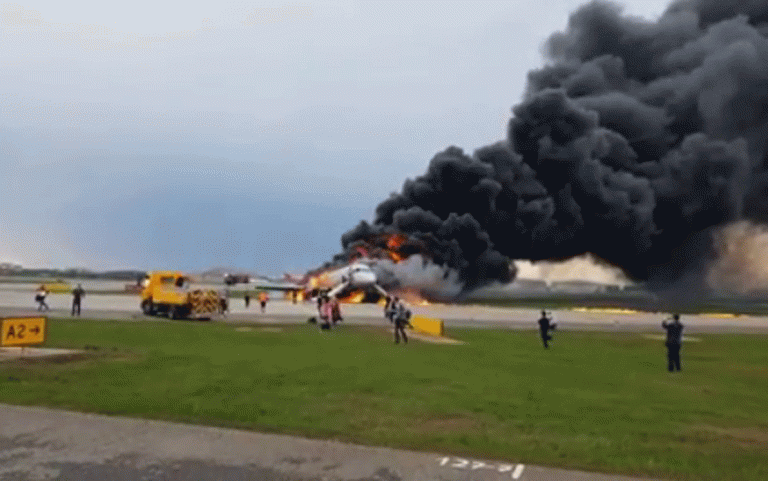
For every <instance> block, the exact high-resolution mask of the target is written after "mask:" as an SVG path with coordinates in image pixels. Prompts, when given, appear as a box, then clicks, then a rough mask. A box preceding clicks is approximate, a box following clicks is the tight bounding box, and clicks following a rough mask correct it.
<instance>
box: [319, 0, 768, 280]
mask: <svg viewBox="0 0 768 481" xmlns="http://www.w3.org/2000/svg"><path fill="white" fill-rule="evenodd" d="M767 25H768V3H766V2H744V1H737V0H720V1H711V0H675V1H673V2H672V3H671V4H670V6H669V7H668V8H667V10H666V11H665V12H664V14H663V15H661V17H660V18H658V19H656V20H644V19H640V18H637V17H632V16H626V15H624V14H623V13H622V11H621V8H620V7H619V6H617V5H615V4H613V3H607V2H599V1H598V2H591V3H588V4H587V5H585V6H583V7H581V8H579V9H578V10H577V11H576V12H575V13H573V14H572V15H571V17H570V20H569V22H568V26H567V28H566V29H565V30H564V31H562V32H557V33H555V34H553V35H552V36H551V37H550V38H549V40H548V41H547V43H546V48H545V50H546V55H547V57H548V61H547V63H546V64H545V66H543V67H542V68H540V69H538V70H535V71H533V72H531V73H529V75H528V88H527V91H526V93H525V95H524V98H523V99H522V102H521V103H520V104H519V105H517V106H516V107H514V108H513V109H512V113H513V116H512V118H511V120H510V122H509V128H508V135H507V137H506V138H505V139H503V140H501V141H500V142H498V143H497V144H494V145H490V146H487V147H483V148H480V149H478V150H477V151H475V152H474V153H472V154H469V153H465V152H464V151H463V150H462V149H460V148H458V147H449V148H448V149H446V150H445V151H443V152H440V153H438V154H436V155H435V156H434V158H433V159H432V160H431V161H430V163H429V166H428V167H427V171H426V172H425V173H424V174H423V175H421V176H418V177H416V178H415V179H408V180H406V181H405V183H404V185H403V187H402V190H401V191H400V192H399V193H394V194H392V195H391V196H390V197H389V198H388V199H386V200H384V201H383V202H381V203H380V204H379V205H378V207H377V208H376V211H375V217H374V219H373V221H372V222H365V221H363V222H361V223H360V224H359V225H357V226H356V227H354V228H353V229H351V230H350V231H348V232H346V233H345V234H344V235H343V236H342V238H341V244H342V247H343V252H342V253H341V254H339V255H337V256H336V257H335V258H334V259H333V261H332V262H331V263H329V265H328V266H327V267H328V268H333V267H334V266H337V265H345V264H347V263H349V262H351V261H352V259H353V258H355V257H356V256H358V255H359V253H360V252H361V251H362V252H366V253H367V254H368V255H369V256H370V257H373V258H375V259H378V260H380V261H383V263H385V264H387V263H389V264H390V265H391V266H392V267H393V268H394V271H397V270H398V269H400V268H401V267H403V266H404V263H406V262H408V260H409V259H414V258H418V259H419V262H415V263H414V262H411V263H410V264H409V265H411V266H412V265H421V266H422V268H423V271H424V272H431V274H430V275H431V276H432V277H434V279H436V280H437V281H438V282H440V276H441V275H442V276H443V277H442V279H443V280H444V281H445V282H447V283H448V284H451V285H454V284H458V285H459V290H458V291H456V292H457V295H458V294H459V293H461V292H467V291H471V290H473V289H475V288H478V287H481V286H484V285H487V284H490V283H493V282H501V283H506V282H509V281H511V280H512V279H513V278H514V277H515V266H514V260H515V259H527V260H531V261H540V260H565V259H569V258H572V257H575V256H579V255H583V254H585V253H591V254H592V255H593V256H594V257H595V258H596V259H599V260H600V262H605V263H606V264H608V265H612V266H616V267H619V268H620V269H621V270H622V271H623V272H624V273H625V274H626V276H627V277H628V278H629V279H632V280H636V281H641V282H644V283H645V284H646V285H647V286H649V287H652V288H655V289H657V290H660V291H663V290H665V289H669V288H671V287H674V286H680V287H682V288H684V289H685V290H687V291H691V290H701V289H704V288H706V286H705V285H703V283H704V282H706V279H707V272H708V270H710V268H711V266H712V265H713V263H715V262H716V261H717V259H718V256H719V255H720V254H719V250H718V248H717V247H718V246H717V239H718V233H719V232H721V231H722V230H723V229H726V228H727V227H728V226H729V225H733V224H734V223H737V222H742V221H743V222H748V223H751V224H756V225H768V140H766V139H768V116H766V114H765V112H766V111H768V89H767V88H766V86H767V85H768V30H767V29H766V26H767ZM396 277H397V273H396ZM395 280H396V281H398V282H399V283H400V285H401V286H402V285H404V284H406V283H405V282H403V279H402V278H399V279H395ZM429 282H432V280H430V281H429ZM416 285H418V283H417V284H416ZM384 287H386V283H384ZM406 287H407V285H406Z"/></svg>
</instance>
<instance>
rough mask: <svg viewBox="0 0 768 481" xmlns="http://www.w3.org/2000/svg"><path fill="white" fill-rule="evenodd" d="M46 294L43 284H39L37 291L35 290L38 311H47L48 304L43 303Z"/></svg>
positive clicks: (46, 290)
mask: <svg viewBox="0 0 768 481" xmlns="http://www.w3.org/2000/svg"><path fill="white" fill-rule="evenodd" d="M47 295H48V289H46V288H45V285H44V284H40V287H38V288H37V291H36V292H35V301H37V304H38V305H37V310H38V311H49V310H50V308H49V307H48V304H46V303H45V298H46V296H47Z"/></svg>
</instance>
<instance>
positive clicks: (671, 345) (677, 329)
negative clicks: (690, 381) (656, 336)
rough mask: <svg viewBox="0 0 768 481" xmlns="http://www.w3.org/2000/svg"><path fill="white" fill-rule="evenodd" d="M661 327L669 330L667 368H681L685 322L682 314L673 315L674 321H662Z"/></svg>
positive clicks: (675, 369)
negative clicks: (681, 316)
mask: <svg viewBox="0 0 768 481" xmlns="http://www.w3.org/2000/svg"><path fill="white" fill-rule="evenodd" d="M661 327H663V328H664V329H666V330H667V342H666V343H665V344H666V346H667V369H668V370H669V372H673V371H679V370H680V347H682V345H683V324H682V323H681V322H680V314H674V315H673V316H672V322H670V323H667V321H666V320H665V321H662V323H661Z"/></svg>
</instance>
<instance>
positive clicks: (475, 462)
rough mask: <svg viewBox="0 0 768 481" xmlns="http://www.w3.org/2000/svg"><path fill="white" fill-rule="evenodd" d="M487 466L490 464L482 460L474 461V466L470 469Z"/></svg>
mask: <svg viewBox="0 0 768 481" xmlns="http://www.w3.org/2000/svg"><path fill="white" fill-rule="evenodd" d="M487 467H488V465H487V464H485V463H484V462H482V461H472V466H471V467H470V468H469V469H471V470H475V469H480V468H487Z"/></svg>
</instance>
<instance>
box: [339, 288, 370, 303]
mask: <svg viewBox="0 0 768 481" xmlns="http://www.w3.org/2000/svg"><path fill="white" fill-rule="evenodd" d="M363 300H365V292H364V291H354V292H352V293H351V294H349V295H348V296H347V297H340V298H339V302H345V303H347V304H360V303H361V302H363Z"/></svg>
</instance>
